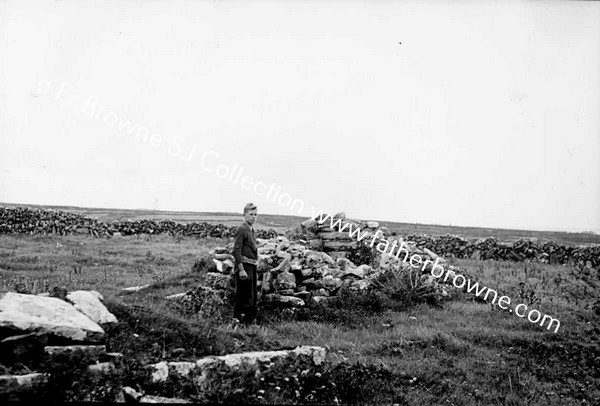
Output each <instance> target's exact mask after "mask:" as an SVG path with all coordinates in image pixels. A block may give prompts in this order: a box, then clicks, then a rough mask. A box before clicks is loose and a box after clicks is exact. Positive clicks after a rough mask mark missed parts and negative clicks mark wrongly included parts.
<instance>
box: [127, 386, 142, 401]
mask: <svg viewBox="0 0 600 406" xmlns="http://www.w3.org/2000/svg"><path fill="white" fill-rule="evenodd" d="M123 396H124V398H125V402H127V403H137V402H138V401H139V400H140V399H141V398H142V396H144V394H143V393H140V392H138V391H136V390H135V389H133V388H131V387H129V386H125V387H124V388H123Z"/></svg>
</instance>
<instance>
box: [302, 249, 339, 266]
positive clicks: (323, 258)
mask: <svg viewBox="0 0 600 406" xmlns="http://www.w3.org/2000/svg"><path fill="white" fill-rule="evenodd" d="M306 261H307V262H308V265H309V266H315V265H321V263H323V262H324V263H326V264H328V265H331V266H336V264H335V261H334V260H333V258H331V257H330V256H329V255H327V254H326V253H324V252H321V251H313V250H311V251H309V252H308V253H307V254H306Z"/></svg>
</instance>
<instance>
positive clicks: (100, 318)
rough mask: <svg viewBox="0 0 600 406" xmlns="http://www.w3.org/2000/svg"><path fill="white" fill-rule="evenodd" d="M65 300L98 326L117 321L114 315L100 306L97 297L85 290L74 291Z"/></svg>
mask: <svg viewBox="0 0 600 406" xmlns="http://www.w3.org/2000/svg"><path fill="white" fill-rule="evenodd" d="M67 299H69V300H70V301H71V303H73V306H74V307H75V308H76V309H77V310H79V311H80V312H81V313H83V314H85V315H86V316H88V317H89V318H90V319H92V320H93V321H95V322H96V323H98V324H111V323H117V322H118V320H117V318H116V317H115V315H114V314H112V313H111V312H109V311H108V309H107V308H106V306H104V304H102V302H101V301H100V299H98V296H97V295H94V294H93V293H91V292H88V291H85V290H76V291H74V292H70V293H69V294H68V295H67Z"/></svg>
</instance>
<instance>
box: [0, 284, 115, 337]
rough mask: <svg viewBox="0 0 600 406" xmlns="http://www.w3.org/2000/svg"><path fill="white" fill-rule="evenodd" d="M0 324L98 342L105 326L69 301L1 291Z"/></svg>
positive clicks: (11, 327)
mask: <svg viewBox="0 0 600 406" xmlns="http://www.w3.org/2000/svg"><path fill="white" fill-rule="evenodd" d="M0 327H3V328H8V329H13V330H20V331H22V332H41V333H48V334H51V335H55V336H59V337H65V338H68V339H71V340H73V341H88V342H99V341H101V340H102V339H104V330H103V329H102V327H100V326H99V325H98V324H97V323H96V322H94V321H93V320H92V319H90V318H89V317H87V316H86V315H85V314H83V313H81V312H80V311H78V310H77V309H76V308H75V307H73V306H72V305H71V304H69V303H67V302H65V301H64V300H60V299H57V298H54V297H43V296H37V295H25V294H21V293H14V292H6V293H0Z"/></svg>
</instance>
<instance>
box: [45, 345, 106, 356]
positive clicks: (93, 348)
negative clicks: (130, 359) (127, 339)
mask: <svg viewBox="0 0 600 406" xmlns="http://www.w3.org/2000/svg"><path fill="white" fill-rule="evenodd" d="M44 352H45V353H46V354H48V355H61V354H72V353H74V352H85V353H86V354H88V355H90V356H92V357H100V356H101V355H105V354H106V346H105V345H56V346H54V345H49V346H46V347H44Z"/></svg>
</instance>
